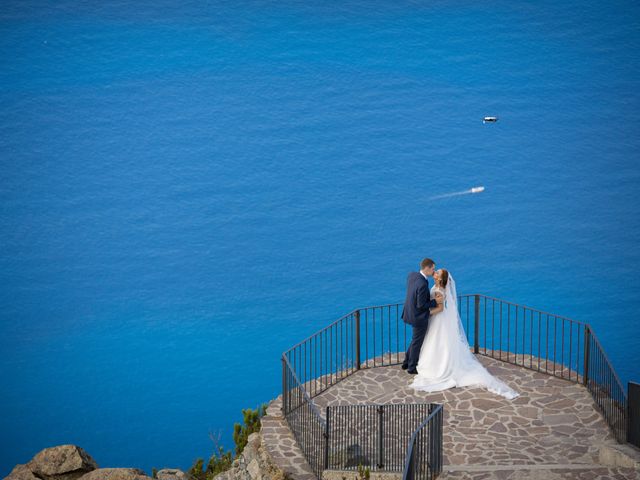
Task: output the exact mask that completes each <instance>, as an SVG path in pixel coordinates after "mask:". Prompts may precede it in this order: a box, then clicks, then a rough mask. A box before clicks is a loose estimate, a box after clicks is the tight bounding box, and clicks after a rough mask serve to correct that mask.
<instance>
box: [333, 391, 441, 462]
mask: <svg viewBox="0 0 640 480" xmlns="http://www.w3.org/2000/svg"><path fill="white" fill-rule="evenodd" d="M433 408H435V406H434V404H426V403H418V404H394V405H339V406H329V407H326V416H327V424H328V430H327V431H328V442H327V446H328V455H327V459H328V461H327V465H326V467H325V468H326V469H329V470H355V469H357V467H358V466H360V465H362V466H363V467H368V468H369V469H370V470H372V471H386V472H401V471H402V469H403V467H404V464H405V458H406V455H407V450H406V448H407V445H408V444H409V440H410V439H411V436H412V434H413V433H414V431H415V430H416V428H418V427H419V426H420V425H421V424H422V423H423V422H424V420H425V419H426V418H427V417H428V416H429V414H430V413H431V411H432V409H433Z"/></svg>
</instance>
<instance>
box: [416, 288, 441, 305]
mask: <svg viewBox="0 0 640 480" xmlns="http://www.w3.org/2000/svg"><path fill="white" fill-rule="evenodd" d="M437 306H438V302H436V300H435V299H433V300H431V298H430V295H429V289H428V288H427V287H426V286H424V285H422V286H420V287H419V288H418V308H419V309H420V310H421V311H424V310H426V309H428V308H435V307H437Z"/></svg>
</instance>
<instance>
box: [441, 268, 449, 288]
mask: <svg viewBox="0 0 640 480" xmlns="http://www.w3.org/2000/svg"><path fill="white" fill-rule="evenodd" d="M440 283H441V284H442V288H446V287H447V283H449V272H448V271H446V270H445V269H444V268H443V269H442V270H440Z"/></svg>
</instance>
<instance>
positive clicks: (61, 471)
mask: <svg viewBox="0 0 640 480" xmlns="http://www.w3.org/2000/svg"><path fill="white" fill-rule="evenodd" d="M96 468H98V464H97V463H96V461H95V460H94V459H93V458H91V455H89V454H88V453H87V452H85V451H84V450H83V449H82V448H80V447H77V446H75V445H60V446H58V447H51V448H45V449H44V450H42V451H41V452H39V453H38V454H37V455H36V456H35V457H33V458H32V459H31V461H30V462H29V463H27V464H25V465H17V466H16V467H15V468H14V469H13V471H12V472H11V473H10V474H9V476H8V477H6V478H7V479H8V480H32V479H34V478H36V479H40V480H77V479H79V478H80V477H82V476H83V475H85V474H86V473H89V472H91V471H93V470H95V469H96Z"/></svg>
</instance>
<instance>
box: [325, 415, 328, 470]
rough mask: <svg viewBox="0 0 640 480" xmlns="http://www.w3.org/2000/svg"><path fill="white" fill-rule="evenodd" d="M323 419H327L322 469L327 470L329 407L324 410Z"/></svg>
mask: <svg viewBox="0 0 640 480" xmlns="http://www.w3.org/2000/svg"><path fill="white" fill-rule="evenodd" d="M325 412H326V413H325V418H326V419H327V421H326V423H325V430H324V469H325V470H328V469H329V407H327V408H326V410H325Z"/></svg>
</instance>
